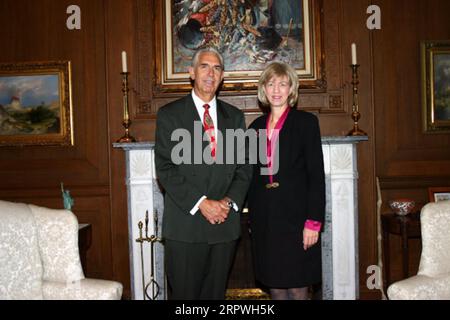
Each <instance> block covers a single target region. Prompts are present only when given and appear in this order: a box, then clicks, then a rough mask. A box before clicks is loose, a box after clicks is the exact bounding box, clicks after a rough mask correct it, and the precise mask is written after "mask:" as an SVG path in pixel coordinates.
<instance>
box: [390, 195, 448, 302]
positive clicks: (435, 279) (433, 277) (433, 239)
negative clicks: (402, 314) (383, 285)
mask: <svg viewBox="0 0 450 320" xmlns="http://www.w3.org/2000/svg"><path fill="white" fill-rule="evenodd" d="M420 221H421V228H422V255H421V257H420V265H419V272H418V273H417V275H416V276H413V277H410V278H408V279H405V280H402V281H398V282H395V283H393V284H392V285H391V286H389V288H388V291H387V294H388V297H389V299H393V300H429V299H430V300H431V299H432V300H450V201H439V202H431V203H428V204H427V205H425V206H424V207H423V208H422V212H421V214H420Z"/></svg>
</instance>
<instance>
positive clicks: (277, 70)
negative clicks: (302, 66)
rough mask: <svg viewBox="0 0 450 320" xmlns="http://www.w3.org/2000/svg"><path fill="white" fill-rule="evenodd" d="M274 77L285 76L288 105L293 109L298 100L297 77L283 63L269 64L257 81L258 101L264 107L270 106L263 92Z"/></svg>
mask: <svg viewBox="0 0 450 320" xmlns="http://www.w3.org/2000/svg"><path fill="white" fill-rule="evenodd" d="M274 76H278V77H282V76H287V77H288V78H289V86H290V90H289V96H288V104H289V106H290V107H295V106H296V105H297V99H298V85H299V84H298V76H297V73H296V72H295V70H294V68H292V67H291V66H290V65H288V64H286V63H283V62H273V63H271V64H269V65H268V66H267V67H266V68H265V69H264V71H263V72H262V74H261V76H260V77H259V81H258V100H259V102H261V104H262V105H263V106H264V107H268V106H270V103H269V101H268V100H267V96H266V92H265V91H264V86H265V84H266V83H267V82H269V81H270V80H271V79H272V78H273V77H274Z"/></svg>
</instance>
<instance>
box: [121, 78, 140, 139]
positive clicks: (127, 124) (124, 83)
mask: <svg viewBox="0 0 450 320" xmlns="http://www.w3.org/2000/svg"><path fill="white" fill-rule="evenodd" d="M120 74H121V75H122V94H123V122H122V125H123V126H124V128H125V134H124V135H123V136H122V137H121V138H120V139H119V140H117V142H136V139H135V138H134V137H133V136H130V126H131V120H130V110H129V108H128V92H129V91H130V90H129V89H128V75H129V74H130V73H129V72H121V73H120Z"/></svg>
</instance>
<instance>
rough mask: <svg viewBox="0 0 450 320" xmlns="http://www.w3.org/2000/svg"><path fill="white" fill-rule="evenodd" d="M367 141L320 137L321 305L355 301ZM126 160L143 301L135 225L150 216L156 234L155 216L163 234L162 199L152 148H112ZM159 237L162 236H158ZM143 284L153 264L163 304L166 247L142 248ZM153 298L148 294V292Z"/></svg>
mask: <svg viewBox="0 0 450 320" xmlns="http://www.w3.org/2000/svg"><path fill="white" fill-rule="evenodd" d="M367 140H368V137H367V136H356V137H347V136H327V137H322V150H323V157H324V166H325V176H326V199H327V203H326V216H325V229H324V232H323V234H322V272H323V283H322V297H323V299H324V300H341V299H346V300H347V299H349V300H352V299H358V298H359V268H358V263H359V262H358V170H357V161H356V160H357V148H356V145H357V143H358V142H361V141H367ZM113 146H114V147H115V148H122V149H123V150H124V151H125V154H126V182H125V183H126V185H127V190H128V230H129V239H128V240H129V248H130V270H131V291H132V298H133V299H136V300H142V299H143V298H144V296H143V284H142V267H141V265H142V264H141V253H140V244H139V243H137V242H136V239H137V238H138V237H139V229H138V222H139V221H142V222H144V219H145V212H146V211H147V210H148V212H149V213H151V214H150V221H149V235H151V234H154V230H155V229H154V225H153V219H152V218H151V217H152V214H153V212H157V214H158V229H159V230H161V226H160V224H161V221H162V215H163V197H162V194H161V191H160V190H159V187H158V184H157V182H156V173H155V167H154V147H155V144H154V143H153V142H135V143H114V144H113ZM159 235H160V234H159ZM143 249H144V260H143V265H144V282H145V284H147V283H148V282H149V281H150V266H151V262H152V261H154V266H155V279H156V281H157V282H158V283H159V285H160V288H161V290H160V293H159V295H158V297H157V299H158V300H163V299H165V298H166V286H165V277H164V247H163V245H161V244H160V243H156V244H155V254H154V257H150V249H149V244H148V243H146V244H144V248H143ZM148 292H149V294H152V292H151V288H149V290H148Z"/></svg>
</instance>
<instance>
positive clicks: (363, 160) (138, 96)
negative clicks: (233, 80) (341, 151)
mask: <svg viewBox="0 0 450 320" xmlns="http://www.w3.org/2000/svg"><path fill="white" fill-rule="evenodd" d="M155 1H156V0H155ZM158 1H160V0H158ZM322 2H323V11H322V18H323V45H324V59H325V72H326V79H327V90H326V91H325V92H321V93H302V94H301V98H300V108H303V109H306V110H308V111H311V112H314V113H316V114H317V115H318V116H319V119H320V126H321V131H322V135H345V134H346V132H347V131H348V130H349V129H350V128H351V125H352V122H351V119H350V114H349V111H350V108H351V84H350V81H351V69H350V67H349V64H350V59H351V58H350V44H351V43H352V42H356V43H357V45H358V62H359V63H360V64H361V67H360V87H359V89H360V97H359V99H360V110H361V113H362V119H361V122H360V126H361V127H362V128H363V129H364V130H365V131H366V132H367V133H368V135H369V141H368V142H363V143H361V144H360V145H359V146H358V152H359V156H358V166H359V203H360V205H359V231H360V235H359V239H360V242H359V252H360V257H359V260H360V288H361V297H362V298H377V297H378V296H379V295H378V293H377V292H376V291H371V290H369V289H367V288H366V285H365V284H366V278H367V275H366V269H367V267H368V266H369V265H373V264H376V261H377V252H376V231H377V230H376V193H375V183H374V179H375V176H376V175H379V176H380V177H381V182H382V188H383V196H384V197H385V199H389V198H391V197H394V196H400V195H402V196H404V195H411V196H412V197H416V198H417V199H418V200H420V201H425V200H426V187H427V186H429V185H445V184H447V185H448V177H449V176H450V169H449V168H450V166H449V163H448V162H449V159H450V154H449V152H450V151H449V148H448V147H446V146H448V145H449V136H448V135H442V134H441V135H432V136H430V135H424V134H422V133H421V106H420V90H419V89H420V69H419V67H420V63H419V49H418V48H419V45H418V42H419V40H421V39H431V38H435V39H446V38H447V39H448V38H449V37H450V30H449V29H450V28H449V27H448V23H447V18H446V12H449V9H450V8H449V2H448V1H446V0H430V1H426V0H408V1H407V0H379V1H370V0H323V1H322ZM152 3H154V1H144V0H134V1H124V0H110V1H103V0H95V1H87V0H77V1H65V0H59V1H52V0H37V1H33V3H32V4H31V3H30V2H29V1H27V0H3V1H1V2H0V37H1V39H2V40H3V43H4V45H2V49H1V50H0V62H20V61H46V60H53V59H55V60H71V61H72V68H73V69H72V92H73V109H74V110H73V114H74V132H75V146H73V147H57V146H55V147H23V148H20V147H2V148H0V177H1V179H0V199H4V200H14V201H23V202H29V203H35V204H38V205H45V206H49V207H55V208H61V207H62V200H61V196H60V189H59V183H60V182H64V185H65V186H66V188H68V189H69V190H70V191H71V194H72V195H73V196H74V198H75V206H74V212H75V214H76V215H77V216H78V218H79V220H80V222H89V223H92V224H93V244H92V248H91V250H89V252H88V264H89V272H88V276H93V277H101V278H105V279H115V280H118V281H120V282H122V283H123V284H124V285H125V291H124V296H125V297H129V293H130V291H129V289H130V286H129V277H130V274H129V266H128V231H127V214H126V211H127V202H126V201H127V196H126V187H125V163H124V154H123V151H121V150H116V149H114V148H112V143H113V142H115V140H116V139H118V138H119V137H120V136H121V135H122V134H123V128H122V125H121V119H122V98H121V78H120V71H121V62H120V52H121V51H122V50H126V51H127V53H128V68H129V70H130V72H131V76H130V88H131V95H130V105H131V120H132V121H133V123H132V127H131V132H132V134H133V135H134V136H135V137H136V138H137V139H138V140H139V141H148V140H153V139H154V129H155V122H154V113H155V111H156V110H157V108H158V107H160V106H161V105H163V104H164V103H165V102H167V101H170V100H172V99H174V98H175V97H173V96H170V97H158V98H156V97H154V96H153V95H152V89H151V88H152V83H153V76H154V72H153V71H154V65H153V64H152V61H153V60H152V59H153V56H154V52H155V50H159V47H158V44H157V43H156V42H155V39H154V32H156V31H157V30H158V28H159V26H155V25H154V24H153V23H152V21H153V20H152V14H154V12H153V11H152V10H153V4H152ZM372 3H374V4H378V5H379V6H380V7H381V10H382V30H379V31H370V30H368V29H367V28H366V19H367V17H368V16H367V14H366V9H367V7H368V6H369V5H370V4H372ZM72 4H76V5H78V6H80V8H81V17H82V28H81V30H74V31H69V30H67V28H66V25H65V23H66V19H67V17H68V15H67V14H66V8H67V7H68V6H69V5H72ZM146 72H148V74H146ZM147 86H148V87H147ZM223 98H224V99H225V100H228V101H230V102H232V103H233V104H235V105H237V106H239V107H240V108H242V109H244V110H245V109H248V108H254V106H256V98H255V95H254V93H251V92H250V93H248V92H247V93H244V94H233V95H224V97H223ZM253 118H255V115H248V116H247V120H248V122H250V121H251V120H253ZM393 250H395V248H394V249H393Z"/></svg>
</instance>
